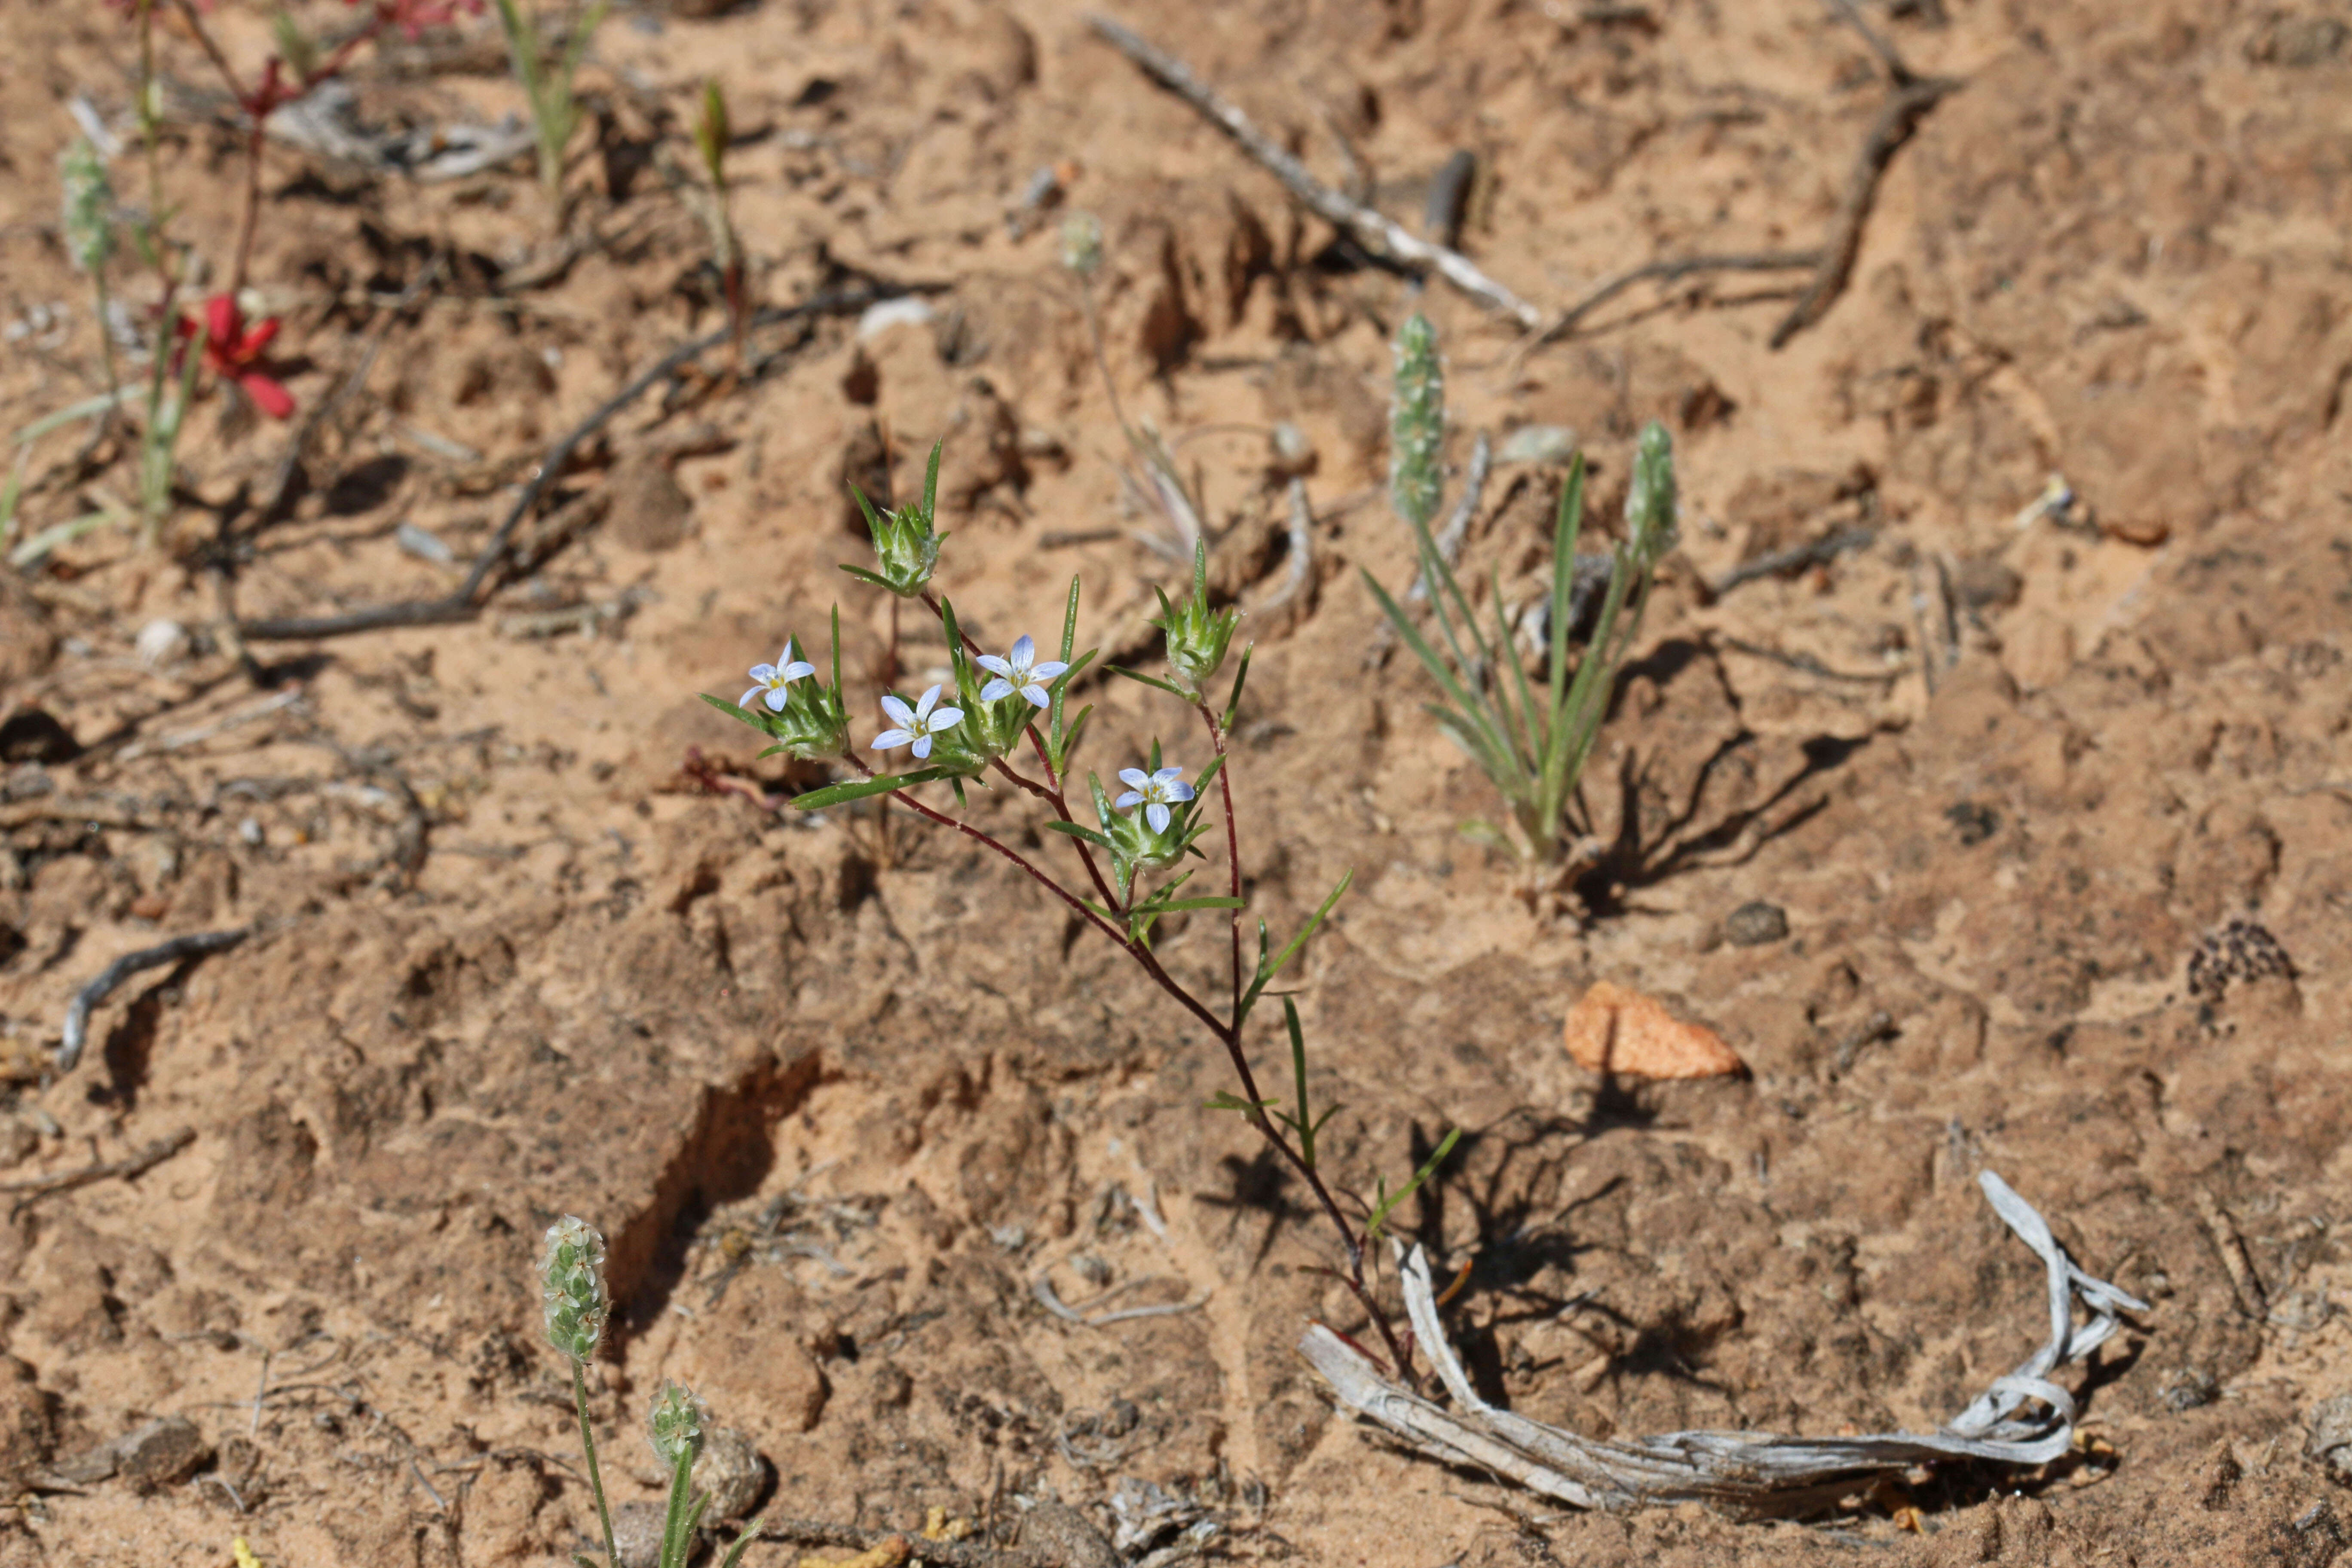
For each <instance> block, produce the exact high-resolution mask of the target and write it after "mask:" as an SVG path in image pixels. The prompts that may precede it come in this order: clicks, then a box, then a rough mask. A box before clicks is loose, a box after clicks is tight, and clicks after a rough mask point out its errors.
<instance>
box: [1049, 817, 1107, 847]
mask: <svg viewBox="0 0 2352 1568" xmlns="http://www.w3.org/2000/svg"><path fill="white" fill-rule="evenodd" d="M1045 827H1046V830H1047V831H1048V832H1052V833H1066V834H1068V835H1069V836H1070V837H1073V838H1083V839H1085V840H1086V841H1087V843H1089V844H1092V845H1094V846H1095V847H1097V848H1101V849H1108V848H1109V847H1110V840H1109V839H1108V838H1106V837H1103V836H1102V835H1101V834H1099V833H1097V832H1096V831H1095V830H1094V829H1093V828H1091V827H1081V826H1078V825H1077V824H1076V823H1075V822H1049V823H1047V824H1045Z"/></svg>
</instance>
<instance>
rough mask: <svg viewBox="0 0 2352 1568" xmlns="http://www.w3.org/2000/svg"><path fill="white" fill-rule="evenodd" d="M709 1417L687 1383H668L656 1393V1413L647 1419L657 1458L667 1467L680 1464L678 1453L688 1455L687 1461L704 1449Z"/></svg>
mask: <svg viewBox="0 0 2352 1568" xmlns="http://www.w3.org/2000/svg"><path fill="white" fill-rule="evenodd" d="M707 1419H708V1417H707V1416H706V1415H705V1414H704V1412H703V1408H702V1401H700V1400H699V1399H697V1398H696V1397H695V1396H694V1391H693V1390H692V1389H690V1388H688V1387H687V1386H686V1385H685V1384H678V1383H665V1384H662V1386H661V1392H660V1393H659V1394H656V1395H654V1408H653V1414H652V1415H651V1416H649V1417H648V1418H647V1419H646V1436H647V1437H648V1438H649V1440H650V1441H651V1442H652V1443H653V1446H654V1454H655V1457H656V1458H659V1459H660V1460H661V1462H662V1463H663V1464H664V1465H666V1466H676V1465H677V1461H678V1456H679V1455H680V1454H684V1455H685V1456H687V1463H688V1464H689V1465H691V1464H692V1463H693V1462H694V1456H696V1455H698V1454H699V1453H701V1452H702V1428H703V1426H704V1425H705V1424H706V1421H707Z"/></svg>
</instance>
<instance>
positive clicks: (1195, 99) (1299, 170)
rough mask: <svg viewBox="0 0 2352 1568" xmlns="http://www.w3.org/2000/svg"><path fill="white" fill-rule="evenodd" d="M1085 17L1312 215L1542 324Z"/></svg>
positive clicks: (1134, 43)
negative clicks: (1260, 165)
mask: <svg viewBox="0 0 2352 1568" xmlns="http://www.w3.org/2000/svg"><path fill="white" fill-rule="evenodd" d="M1087 25H1088V26H1092V27H1093V28H1094V30H1095V32H1096V34H1097V36H1098V37H1101V38H1102V39H1103V40H1104V41H1106V42H1107V43H1108V44H1109V45H1110V46H1111V47H1113V48H1115V49H1117V50H1118V52H1119V53H1120V54H1123V55H1125V56H1126V57H1127V58H1129V59H1130V60H1132V61H1133V62H1135V64H1136V66H1137V67H1138V68H1139V69H1140V70H1142V72H1143V74H1144V75H1146V76H1148V77H1150V78H1151V79H1152V80H1154V81H1156V82H1158V83H1159V84H1160V86H1162V87H1164V88H1166V89H1168V90H1169V91H1171V92H1172V93H1174V94H1175V95H1176V96H1177V97H1179V98H1181V99H1182V100H1184V101H1185V102H1186V103H1189V104H1191V105H1192V107H1193V108H1194V109H1195V110H1199V111H1200V112H1201V113H1202V115H1204V116H1206V117H1207V118H1208V119H1209V120H1210V121H1213V122H1214V123H1215V124H1216V126H1217V128H1218V129H1219V130H1221V131H1223V132H1224V133H1225V134H1226V135H1228V136H1230V137H1232V138H1233V139H1234V141H1235V142H1238V143H1240V145H1241V149H1242V151H1243V152H1244V153H1248V154H1249V155H1250V156H1251V157H1253V158H1255V159H1256V160H1257V161H1258V163H1261V164H1263V165H1264V166H1265V170H1266V172H1267V173H1269V174H1272V175H1273V176H1274V177H1275V178H1276V179H1277V180H1280V181H1281V182H1282V183H1283V184H1284V185H1286V187H1288V189H1289V191H1290V194H1291V195H1294V196H1296V197H1297V198H1298V200H1299V202H1300V204H1301V205H1304V206H1306V207H1307V210H1308V211H1310V212H1312V213H1314V214H1315V216H1318V217H1319V218H1321V219H1323V220H1324V221H1325V222H1326V223H1328V224H1331V225H1333V226H1336V227H1338V228H1339V229H1340V230H1342V231H1343V232H1345V233H1346V234H1347V235H1348V236H1349V237H1350V238H1352V239H1354V240H1355V241H1356V242H1357V243H1358V244H1360V245H1361V246H1362V247H1364V248H1365V249H1367V250H1369V251H1370V252H1372V253H1373V254H1374V255H1376V256H1379V257H1381V258H1384V259H1386V260H1388V261H1390V262H1391V263H1392V264H1394V265H1396V266H1399V267H1404V268H1412V269H1413V270H1414V271H1430V272H1435V273H1436V274H1437V275H1438V276H1439V277H1441V278H1443V279H1445V280H1446V281H1447V282H1448V283H1451V284H1453V285H1454V287H1455V288H1456V289H1461V290H1462V292H1464V293H1465V294H1467V295H1469V296H1470V297H1471V298H1472V299H1474V300H1477V301H1478V302H1479V303H1480V304H1482V305H1484V306H1486V308H1487V309H1488V310H1500V311H1502V312H1503V313H1504V314H1506V315H1508V316H1511V317H1514V318H1516V319H1517V321H1518V323H1519V325H1520V326H1522V327H1525V328H1527V329H1528V330H1529V331H1533V330H1534V329H1536V328H1538V327H1540V326H1541V325H1543V312H1542V311H1541V310H1538V309H1536V307H1535V306H1533V305H1530V304H1529V303H1528V302H1527V301H1526V300H1522V299H1520V298H1519V297H1518V296H1517V294H1515V293H1513V292H1512V291H1511V290H1510V289H1507V288H1505V287H1504V286H1503V285H1502V284H1500V283H1498V282H1496V280H1495V279H1492V278H1489V277H1487V276H1486V273H1485V272H1483V271H1481V270H1480V269H1479V268H1478V267H1477V264H1476V263H1475V262H1473V261H1472V260H1471V259H1470V258H1468V257H1466V256H1465V255H1463V254H1462V253H1461V252H1460V251H1458V250H1453V249H1449V248H1448V247H1445V246H1443V245H1433V244H1431V243H1430V242H1429V241H1428V240H1425V239H1423V238H1422V237H1419V236H1418V235H1415V234H1413V233H1412V232H1411V231H1410V230H1408V229H1407V228H1406V227H1405V226H1403V225H1402V224H1401V223H1398V222H1397V221H1396V220H1395V219H1393V218H1391V217H1389V216H1387V215H1385V214H1383V213H1380V212H1376V211H1374V210H1373V209H1372V208H1370V207H1368V206H1366V205H1363V204H1362V203H1360V202H1352V201H1349V199H1348V198H1347V197H1346V196H1343V195H1340V194H1339V192H1337V191H1335V190H1333V189H1332V188H1331V187H1330V186H1328V185H1327V184H1324V183H1323V182H1322V181H1320V180H1318V179H1317V178H1316V177H1315V176H1314V175H1313V174H1308V173H1307V165H1305V164H1304V163H1300V162H1299V161H1298V160H1297V158H1294V157H1292V156H1291V155H1290V153H1287V152H1286V151H1285V150H1284V149H1283V147H1282V146H1281V145H1280V144H1279V143H1278V142H1276V141H1275V140H1274V138H1273V137H1271V136H1268V135H1267V134H1266V133H1265V132H1263V131H1261V130H1259V129H1258V128H1257V126H1256V125H1255V124H1254V123H1253V122H1252V121H1251V120H1250V118H1249V116H1248V115H1246V114H1244V113H1243V112H1242V111H1241V110H1239V109H1238V108H1236V107H1234V105H1233V104H1231V103H1228V102H1226V101H1225V100H1223V99H1222V98H1220V97H1218V96H1217V94H1216V93H1215V92H1214V91H1213V90H1212V89H1210V88H1209V87H1207V86H1206V85H1205V84H1203V83H1202V80H1201V79H1199V78H1198V77H1196V76H1194V75H1193V74H1192V68H1191V67H1189V66H1187V65H1186V64H1185V63H1184V62H1183V61H1182V60H1180V59H1178V58H1176V57H1175V56H1173V55H1171V54H1168V53H1166V52H1164V51H1163V50H1161V49H1160V48H1157V47H1154V46H1153V45H1151V44H1150V43H1148V42H1146V41H1145V40H1144V39H1142V38H1140V37H1137V36H1136V35H1135V34H1134V33H1131V32H1129V30H1128V29H1127V28H1125V27H1123V26H1120V25H1119V24H1118V23H1117V22H1114V21H1112V20H1111V19H1110V18H1109V17H1108V16H1089V17H1088V18H1087Z"/></svg>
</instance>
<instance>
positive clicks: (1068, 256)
mask: <svg viewBox="0 0 2352 1568" xmlns="http://www.w3.org/2000/svg"><path fill="white" fill-rule="evenodd" d="M1102 247H1103V231H1102V221H1101V220H1100V219H1099V218H1097V217H1096V216H1094V214H1092V213H1076V214H1073V215H1072V216H1070V217H1069V218H1068V219H1066V221H1065V222H1064V223H1063V225H1062V265H1063V266H1064V267H1066V268H1069V269H1070V270H1071V271H1073V272H1075V273H1076V274H1077V275H1078V276H1079V277H1081V278H1091V277H1093V276H1094V275H1095V274H1096V272H1097V271H1099V270H1100V269H1101V268H1102Z"/></svg>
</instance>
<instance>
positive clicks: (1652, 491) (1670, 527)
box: [1625, 419, 1680, 572]
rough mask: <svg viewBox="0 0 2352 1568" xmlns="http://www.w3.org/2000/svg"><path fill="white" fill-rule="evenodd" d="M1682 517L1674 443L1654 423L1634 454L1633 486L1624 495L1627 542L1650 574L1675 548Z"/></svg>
mask: <svg viewBox="0 0 2352 1568" xmlns="http://www.w3.org/2000/svg"><path fill="white" fill-rule="evenodd" d="M1679 517H1680V514H1679V512H1678V510H1677V509H1676V505H1675V442H1674V437H1671V436H1669V435H1667V434H1666V427H1665V426H1663V425H1661V424H1659V423H1658V422H1657V421H1656V420H1654V419H1653V420H1651V421H1650V422H1649V424H1647V425H1645V426H1643V427H1642V437H1641V441H1640V444H1639V445H1638V446H1637V447H1635V448H1634V453H1633V488H1632V489H1629V490H1628V491H1627V492H1626V494H1625V539H1626V542H1627V543H1628V544H1629V545H1630V546H1631V547H1632V549H1633V557H1634V559H1635V560H1636V561H1637V562H1639V563H1640V564H1641V569H1642V570H1643V572H1648V571H1649V570H1650V569H1652V568H1653V567H1654V566H1656V565H1657V563H1659V562H1660V561H1662V560H1664V558H1665V555H1666V552H1668V551H1670V550H1672V549H1674V547H1675V538H1676V537H1677V535H1678V532H1679V528H1678V521H1679Z"/></svg>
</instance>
